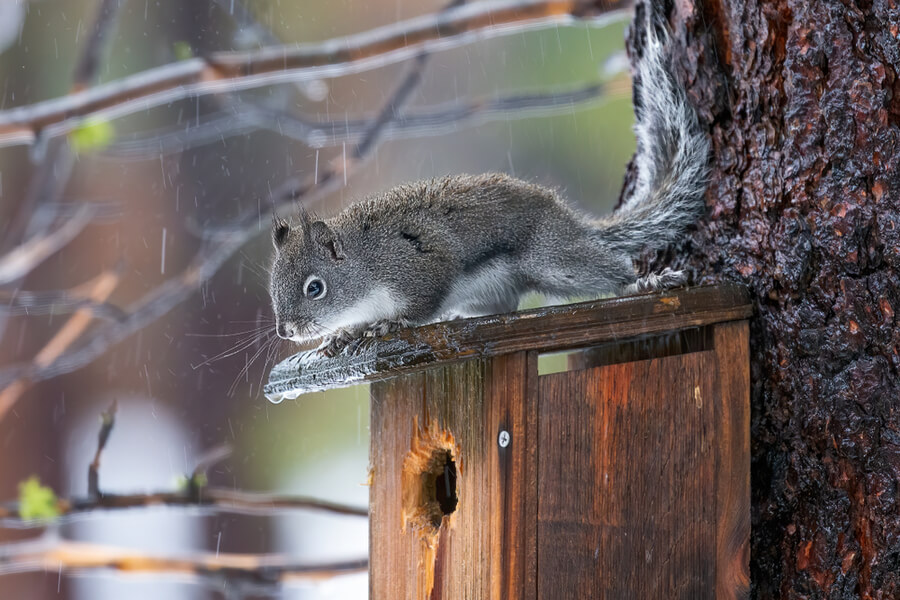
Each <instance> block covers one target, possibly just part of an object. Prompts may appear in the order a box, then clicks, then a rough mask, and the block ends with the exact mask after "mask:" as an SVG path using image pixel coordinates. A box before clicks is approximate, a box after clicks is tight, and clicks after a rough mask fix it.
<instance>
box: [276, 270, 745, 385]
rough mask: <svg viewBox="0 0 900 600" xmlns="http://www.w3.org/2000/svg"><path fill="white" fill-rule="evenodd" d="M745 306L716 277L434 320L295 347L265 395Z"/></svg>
mask: <svg viewBox="0 0 900 600" xmlns="http://www.w3.org/2000/svg"><path fill="white" fill-rule="evenodd" d="M751 312H752V307H751V305H750V303H749V300H748V297H747V292H746V290H745V289H744V288H743V287H741V286H736V285H733V284H721V285H716V286H703V287H697V288H688V289H682V290H675V291H672V292H666V293H660V294H643V295H638V296H624V297H618V298H611V299H609V300H596V301H592V302H583V303H580V304H570V305H565V306H551V307H548V308H540V309H536V310H528V311H521V312H515V313H510V314H506V315H492V316H487V317H479V318H476V319H462V320H458V321H449V322H445V323H436V324H434V325H426V326H423V327H417V328H413V329H407V330H404V331H400V332H398V333H396V334H391V335H388V336H385V337H383V338H376V339H373V340H368V341H366V342H364V343H363V345H362V346H361V347H360V348H359V349H357V350H356V351H355V352H345V353H344V354H341V355H339V356H336V357H334V358H325V357H321V356H319V355H318V354H316V352H315V351H308V352H303V353H300V354H297V355H295V356H293V357H290V358H288V359H286V360H284V361H282V362H281V363H279V364H278V365H276V366H275V368H274V369H272V372H271V374H270V376H269V383H268V385H267V386H266V388H265V394H266V396H267V397H268V398H269V399H270V400H272V401H273V402H280V401H281V400H283V399H284V398H293V397H296V396H298V395H300V394H303V393H308V392H312V391H319V390H324V389H332V388H338V387H344V386H348V385H354V384H357V383H361V382H364V381H379V380H382V379H387V378H389V377H395V376H397V375H401V374H403V373H411V372H414V371H417V370H419V369H422V368H424V367H429V366H437V365H441V364H450V363H453V362H459V361H463V360H468V359H472V358H487V357H491V356H500V355H503V354H509V353H513V352H520V351H527V350H540V351H542V352H549V351H553V350H561V349H565V348H577V347H579V346H588V345H594V344H599V343H602V342H613V341H620V340H627V339H629V338H635V337H638V336H642V335H648V334H657V333H663V332H667V331H676V330H679V329H685V328H690V327H702V326H704V325H711V324H714V323H721V322H727V321H733V320H739V319H745V318H747V317H748V316H750V314H751Z"/></svg>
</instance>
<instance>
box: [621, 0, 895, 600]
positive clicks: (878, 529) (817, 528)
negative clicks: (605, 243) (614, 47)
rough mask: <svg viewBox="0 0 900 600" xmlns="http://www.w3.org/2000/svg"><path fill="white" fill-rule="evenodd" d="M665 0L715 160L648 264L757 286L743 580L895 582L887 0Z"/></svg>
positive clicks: (834, 585)
mask: <svg viewBox="0 0 900 600" xmlns="http://www.w3.org/2000/svg"><path fill="white" fill-rule="evenodd" d="M638 4H639V6H638V10H639V11H640V10H643V9H646V7H647V3H646V2H639V3H638ZM654 4H656V5H657V7H658V6H659V3H654ZM667 10H668V16H669V18H670V22H671V23H672V26H673V28H674V35H673V43H674V44H675V45H676V49H675V53H676V58H675V61H676V70H678V71H679V75H680V76H681V77H682V78H683V80H684V81H685V82H686V86H687V88H688V94H689V97H690V98H691V100H692V102H693V103H694V105H695V106H696V107H697V110H698V113H699V115H700V118H701V121H702V122H703V124H704V125H705V126H706V127H708V130H709V133H710V136H711V139H712V142H713V157H712V165H713V173H712V179H711V183H710V187H709V192H708V195H707V202H708V205H709V211H708V215H707V217H706V218H705V219H704V220H703V221H702V222H701V223H700V225H699V226H698V228H697V230H696V231H695V232H693V233H692V235H691V236H690V237H689V239H688V240H686V241H685V242H684V244H683V245H681V246H680V247H679V248H677V249H676V250H675V251H674V252H672V253H670V255H668V256H657V257H654V258H653V259H652V262H653V263H654V265H653V266H654V268H658V267H660V266H662V265H663V264H665V265H671V266H678V267H683V268H688V269H690V270H691V271H692V272H693V273H694V275H695V280H696V282H711V281H717V280H722V279H732V280H736V281H740V282H742V283H744V284H746V285H747V286H749V288H750V289H751V293H752V295H753V297H754V302H755V304H756V316H755V318H754V321H753V325H752V335H751V357H752V358H751V361H752V365H751V369H752V382H753V389H752V402H753V418H752V430H751V435H752V444H753V445H752V454H753V461H752V467H751V469H752V484H753V493H752V499H753V508H752V518H753V539H752V548H751V576H752V590H753V592H752V594H753V597H755V598H760V599H762V598H766V599H768V598H830V599H831V598H834V599H838V598H841V599H843V598H884V599H888V598H900V371H898V367H900V354H898V353H900V329H898V327H897V317H896V316H895V313H897V312H898V311H900V212H898V208H900V2H897V0H860V1H858V2H852V1H850V0H844V1H840V0H773V1H770V2H758V1H754V0H735V1H733V2H725V1H723V0H698V1H697V2H691V1H689V0H679V1H677V2H674V6H672V7H670V8H668V9H667ZM633 33H634V32H632V35H631V38H630V40H629V43H630V44H631V45H632V48H631V49H632V51H636V52H640V48H634V46H633V44H634V43H635V42H636V41H638V40H639V39H640V36H635V35H633Z"/></svg>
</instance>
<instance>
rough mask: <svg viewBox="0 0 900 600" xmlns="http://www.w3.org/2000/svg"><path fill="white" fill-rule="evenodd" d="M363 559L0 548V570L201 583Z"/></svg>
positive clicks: (289, 576)
mask: <svg viewBox="0 0 900 600" xmlns="http://www.w3.org/2000/svg"><path fill="white" fill-rule="evenodd" d="M368 564H369V561H368V559H366V558H359V559H353V560H345V561H337V562H330V563H319V564H315V563H306V562H299V561H296V560H293V559H291V558H290V557H287V556H284V555H282V554H236V553H215V554H212V553H197V554H194V555H190V556H159V555H154V554H148V553H144V552H140V551H137V550H134V549H131V548H119V547H114V546H101V545H97V544H89V543H84V542H70V541H65V540H55V539H53V538H50V537H45V538H41V539H38V540H34V541H26V542H14V543H11V544H6V545H3V546H0V574H2V575H8V574H13V573H33V572H37V571H47V572H52V573H57V572H58V573H62V572H78V571H85V570H96V569H109V570H113V571H116V572H118V573H120V574H123V575H124V574H143V575H147V574H159V575H164V576H168V577H173V576H182V577H184V576H186V577H189V578H191V579H195V580H197V581H201V582H204V583H212V584H218V585H221V584H222V583H223V582H227V583H231V584H238V585H243V586H248V587H249V588H251V589H260V590H262V589H271V588H276V587H277V586H279V585H283V584H290V583H297V582H308V581H320V580H322V579H328V578H331V577H335V576H338V575H344V574H348V573H359V572H362V571H365V570H366V569H367V568H368Z"/></svg>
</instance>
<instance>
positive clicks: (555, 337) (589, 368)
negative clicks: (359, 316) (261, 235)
mask: <svg viewBox="0 0 900 600" xmlns="http://www.w3.org/2000/svg"><path fill="white" fill-rule="evenodd" d="M750 313H751V307H750V304H749V302H748V299H747V295H746V293H745V291H744V290H743V288H740V287H737V286H732V285H723V286H711V287H698V288H693V289H686V290H679V291H674V292H671V293H662V294H653V295H640V296H631V297H624V298H614V299H610V300H601V301H594V302H585V303H581V304H572V305H567V306H557V307H551V308H543V309H538V310H530V311H524V312H518V313H513V314H507V315H497V316H489V317H483V318H477V319H468V320H460V321H452V322H447V323H438V324H434V325H428V326H424V327H419V328H415V329H410V330H406V331H402V332H399V333H397V334H394V335H391V336H387V337H384V338H379V339H374V340H371V341H370V342H366V343H365V344H364V345H363V346H362V347H361V348H360V349H358V350H357V351H356V352H354V353H352V354H347V355H341V356H338V357H336V358H330V359H329V358H320V357H318V356H316V355H315V353H304V354H299V355H297V356H294V357H292V358H290V359H287V360H286V361H284V362H283V363H281V364H280V365H278V366H277V367H276V368H275V369H274V370H273V372H272V376H271V380H270V383H269V385H268V387H267V389H266V392H267V395H268V396H269V397H270V398H271V399H272V400H273V401H280V400H281V399H283V398H285V397H294V396H297V395H299V394H302V393H305V392H308V391H315V390H322V389H328V388H332V387H340V386H345V385H351V384H354V383H359V382H363V381H369V382H372V386H371V402H372V404H371V447H370V460H371V491H370V496H369V498H370V500H369V510H370V566H369V576H370V597H371V598H373V599H375V600H397V599H411V600H423V599H438V598H440V599H444V600H457V599H460V600H462V599H473V600H479V599H501V598H510V599H512V598H528V599H532V598H536V599H566V600H569V599H585V598H609V599H661V598H665V599H671V598H685V599H688V598H689V599H705V598H744V597H746V596H747V594H748V588H749V585H748V579H749V575H748V572H749V566H748V562H749V540H750V442H749V419H750V407H749V390H750V382H749V363H748V324H747V320H746V319H747V318H748V317H749V316H750Z"/></svg>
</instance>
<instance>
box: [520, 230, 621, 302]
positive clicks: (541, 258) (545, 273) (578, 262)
mask: <svg viewBox="0 0 900 600" xmlns="http://www.w3.org/2000/svg"><path fill="white" fill-rule="evenodd" d="M529 262H530V263H531V264H530V265H529V267H530V268H529V273H530V279H531V280H532V281H531V283H532V285H531V286H530V287H531V289H532V290H533V291H535V292H538V293H540V294H543V295H545V296H550V297H554V298H575V297H595V298H596V297H598V296H604V295H607V294H618V293H621V292H622V290H624V289H627V288H628V286H630V285H632V284H634V283H635V282H636V281H637V275H636V274H635V271H634V266H633V264H632V261H631V257H629V256H628V255H626V254H624V253H621V252H615V251H612V250H610V249H609V248H606V247H603V246H596V245H594V244H591V243H583V244H578V245H577V246H575V247H573V248H571V249H570V250H567V251H566V252H564V253H563V252H554V253H547V254H543V255H538V256H536V258H535V259H532V260H530V261H529Z"/></svg>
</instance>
